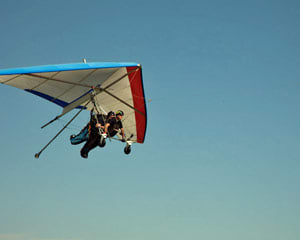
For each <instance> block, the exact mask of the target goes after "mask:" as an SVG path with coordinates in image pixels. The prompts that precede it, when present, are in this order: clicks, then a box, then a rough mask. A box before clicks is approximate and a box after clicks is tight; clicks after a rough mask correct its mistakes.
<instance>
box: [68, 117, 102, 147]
mask: <svg viewBox="0 0 300 240" xmlns="http://www.w3.org/2000/svg"><path fill="white" fill-rule="evenodd" d="M96 116H97V118H98V122H99V123H100V124H101V125H102V126H104V124H105V123H106V119H107V116H106V115H104V114H97V115H91V119H90V122H89V123H88V124H87V125H86V126H85V127H84V128H83V129H82V130H81V131H80V133H78V134H77V135H72V136H71V137H70V141H71V144H73V145H77V144H80V143H83V142H85V141H87V140H88V138H89V135H90V134H91V132H93V133H99V130H98V128H96V124H97V121H96Z"/></svg>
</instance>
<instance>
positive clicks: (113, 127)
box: [80, 117, 123, 157]
mask: <svg viewBox="0 0 300 240" xmlns="http://www.w3.org/2000/svg"><path fill="white" fill-rule="evenodd" d="M98 121H99V123H100V124H101V125H102V122H100V120H99V118H98ZM103 123H105V121H104V122H103ZM107 123H109V124H110V126H109V127H108V136H109V137H113V136H115V135H116V134H117V133H118V131H119V130H120V129H121V128H123V124H122V122H121V121H120V120H117V119H116V118H115V117H113V118H111V119H108V120H107ZM95 124H96V123H95ZM95 124H91V125H93V126H94V127H92V128H91V131H90V135H89V138H88V140H87V141H86V143H85V144H84V146H83V148H82V149H81V151H80V153H81V156H82V157H87V155H88V152H89V151H90V150H92V149H94V148H95V147H97V146H100V139H101V135H100V134H99V129H97V128H96V127H95ZM103 125H104V124H103Z"/></svg>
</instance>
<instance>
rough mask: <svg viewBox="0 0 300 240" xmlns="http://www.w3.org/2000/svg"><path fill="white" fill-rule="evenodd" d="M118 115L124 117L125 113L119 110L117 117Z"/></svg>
mask: <svg viewBox="0 0 300 240" xmlns="http://www.w3.org/2000/svg"><path fill="white" fill-rule="evenodd" d="M117 115H121V116H124V112H123V111H122V110H118V111H117V112H116V116H117Z"/></svg>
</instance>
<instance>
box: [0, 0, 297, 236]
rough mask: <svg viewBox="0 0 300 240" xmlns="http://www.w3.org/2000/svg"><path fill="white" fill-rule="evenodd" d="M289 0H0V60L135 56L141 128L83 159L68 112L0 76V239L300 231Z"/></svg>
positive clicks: (293, 9)
mask: <svg viewBox="0 0 300 240" xmlns="http://www.w3.org/2000/svg"><path fill="white" fill-rule="evenodd" d="M299 11H300V4H299V1H296V0H295V1H293V0H273V1H258V0H251V1H240V0H229V1H217V0H210V1H201V0H197V1H196V0H195V1H192V0H186V1H177V0H173V1H171V0H168V1H158V0H152V1H137V0H133V1H130V0H129V1H120V0H117V1H100V0H99V1H96V0H95V1H91V0H86V1H77V0H76V1H64V0H59V1H58V0H52V1H38V0H28V1H16V0H4V1H1V8H0V29H1V35H0V57H1V58H0V68H1V69H5V68H13V67H23V66H36V65H44V64H60V63H73V62H80V61H81V59H82V58H83V57H85V58H86V59H87V60H88V61H91V62H92V61H134V62H139V63H141V64H142V66H143V75H144V87H145V94H146V97H147V100H152V101H151V102H150V101H149V102H147V109H148V128H147V135H146V141H145V143H144V144H143V145H138V144H136V145H134V146H133V152H132V154H131V155H129V156H126V155H124V153H123V145H122V144H121V143H111V144H108V145H107V146H106V147H105V149H95V150H94V151H93V152H91V154H90V156H89V158H88V159H82V158H81V157H80V155H79V150H80V146H71V145H70V144H69V140H68V138H69V135H71V134H73V133H76V132H77V131H78V130H80V128H81V127H82V126H83V125H84V124H85V123H86V122H87V121H88V114H83V115H81V116H80V117H79V119H78V120H77V121H76V122H75V123H74V124H73V125H72V127H71V129H67V130H66V131H65V132H64V133H63V134H62V135H61V136H60V137H59V138H58V139H57V141H56V142H54V143H53V144H52V145H51V146H50V147H49V148H48V149H47V150H46V151H45V152H44V153H43V154H42V155H41V159H40V160H36V159H35V158H34V153H36V152H37V151H39V150H40V148H41V147H42V146H43V145H44V144H45V143H47V141H48V140H49V139H50V138H51V137H52V136H54V135H55V133H56V132H57V131H58V130H59V129H60V128H61V127H62V126H63V124H64V123H65V122H64V121H67V120H68V119H70V117H71V116H72V115H73V114H74V113H71V114H70V115H69V116H66V117H65V118H64V119H63V120H64V121H60V122H58V123H56V124H53V125H52V126H50V127H48V128H47V129H43V130H41V129H40V126H41V125H43V124H44V123H46V122H47V121H49V120H50V119H52V118H53V117H54V116H56V115H57V114H58V113H60V111H61V109H60V108H59V107H58V106H56V105H54V104H53V105H51V104H50V103H49V102H47V101H44V100H42V99H40V98H38V97H36V96H33V95H30V94H28V93H26V92H23V91H21V90H19V89H15V88H12V87H9V86H6V85H0V106H1V125H0V126H1V127H0V129H1V139H0V149H1V157H0V164H1V168H0V240H96V239H105V240H140V239H144V240H153V239H156V240H165V239H172V240H182V239H205V240H219V239H222V240H240V239H243V240H254V239H255V240H282V239H285V240H298V239H300V223H299V219H300V205H299V202H300V190H299V182H300V161H299V160H300V124H299V123H300V113H299V106H300V67H299V65H300V47H299V42H300V28H299V22H300V15H299Z"/></svg>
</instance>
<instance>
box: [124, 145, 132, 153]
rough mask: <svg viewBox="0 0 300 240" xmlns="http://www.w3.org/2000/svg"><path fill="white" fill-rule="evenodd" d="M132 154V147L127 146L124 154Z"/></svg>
mask: <svg viewBox="0 0 300 240" xmlns="http://www.w3.org/2000/svg"><path fill="white" fill-rule="evenodd" d="M130 152H131V146H126V147H125V148H124V153H125V154H129V153H130Z"/></svg>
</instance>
